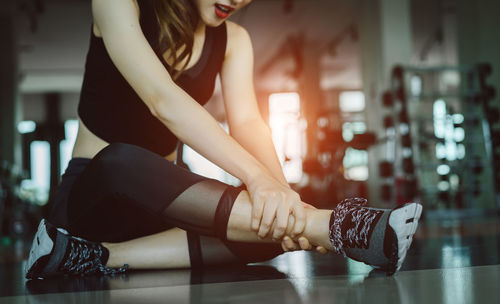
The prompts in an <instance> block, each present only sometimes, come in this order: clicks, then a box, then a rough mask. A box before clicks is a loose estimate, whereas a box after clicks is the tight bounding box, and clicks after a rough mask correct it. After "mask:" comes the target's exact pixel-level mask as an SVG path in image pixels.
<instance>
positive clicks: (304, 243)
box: [299, 236, 312, 250]
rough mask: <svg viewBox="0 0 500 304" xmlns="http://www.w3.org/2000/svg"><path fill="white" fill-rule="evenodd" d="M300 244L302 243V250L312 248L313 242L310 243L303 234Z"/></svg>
mask: <svg viewBox="0 0 500 304" xmlns="http://www.w3.org/2000/svg"><path fill="white" fill-rule="evenodd" d="M299 245H300V248H301V249H302V250H311V249H312V245H311V243H309V240H308V239H306V238H305V237H303V236H301V237H299Z"/></svg>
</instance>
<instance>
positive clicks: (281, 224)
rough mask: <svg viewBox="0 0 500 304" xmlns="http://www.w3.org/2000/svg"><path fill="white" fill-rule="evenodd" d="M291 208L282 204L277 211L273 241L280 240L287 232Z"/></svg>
mask: <svg viewBox="0 0 500 304" xmlns="http://www.w3.org/2000/svg"><path fill="white" fill-rule="evenodd" d="M289 216H290V208H289V207H288V205H287V204H280V205H279V207H278V209H277V211H276V226H275V227H274V231H273V239H280V238H281V237H283V235H284V234H285V232H286V227H287V226H288V217H289Z"/></svg>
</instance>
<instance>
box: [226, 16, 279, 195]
mask: <svg viewBox="0 0 500 304" xmlns="http://www.w3.org/2000/svg"><path fill="white" fill-rule="evenodd" d="M226 23H227V29H228V43H227V50H226V57H225V59H224V64H223V67H222V71H221V80H222V90H223V94H224V102H225V108H226V113H227V118H228V122H229V130H230V132H231V135H232V136H233V138H234V139H236V140H237V141H238V142H239V143H240V144H241V145H242V146H243V148H245V149H246V150H247V151H248V152H250V153H251V154H252V155H253V156H254V157H255V158H257V159H258V160H259V161H260V162H261V163H262V164H263V165H264V166H265V167H266V168H267V169H268V170H269V171H270V172H271V174H272V176H273V177H274V178H276V179H277V180H278V181H280V182H281V183H283V184H284V185H286V186H288V183H287V181H286V179H285V176H284V175H283V169H282V168H281V164H280V162H279V160H278V156H277V155H276V150H275V148H274V145H273V142H272V137H271V131H270V129H269V127H268V126H267V125H266V123H265V122H264V120H263V119H262V116H261V115H260V111H259V108H258V105H257V98H256V97H255V90H254V85H253V65H254V58H253V49H252V42H251V40H250V36H249V35H248V33H247V31H246V30H245V29H244V28H243V27H241V26H239V25H237V24H235V23H232V22H229V21H227V22H226Z"/></svg>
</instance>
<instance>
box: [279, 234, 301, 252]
mask: <svg viewBox="0 0 500 304" xmlns="http://www.w3.org/2000/svg"><path fill="white" fill-rule="evenodd" d="M281 248H283V251H285V252H288V251H295V250H297V249H299V247H298V246H297V244H296V243H295V242H294V241H293V240H292V239H291V238H290V237H288V236H285V237H284V238H283V239H282V240H281Z"/></svg>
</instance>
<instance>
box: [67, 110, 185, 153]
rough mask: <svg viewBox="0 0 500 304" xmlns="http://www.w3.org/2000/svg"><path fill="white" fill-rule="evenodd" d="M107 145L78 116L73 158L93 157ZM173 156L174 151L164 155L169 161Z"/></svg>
mask: <svg viewBox="0 0 500 304" xmlns="http://www.w3.org/2000/svg"><path fill="white" fill-rule="evenodd" d="M108 145H109V143H108V142H106V141H104V140H102V139H101V138H99V137H97V136H96V135H95V134H94V133H92V132H91V131H90V130H89V129H88V128H87V127H86V126H85V125H84V124H83V123H82V121H81V119H80V118H78V134H77V136H76V142H75V146H74V148H73V154H72V156H73V158H75V157H83V158H94V156H95V155H96V154H97V153H99V151H101V150H102V149H104V148H105V147H106V146H108ZM175 157H176V152H175V151H174V152H172V153H171V154H169V155H167V156H164V158H165V159H166V160H168V161H171V162H173V161H174V160H175Z"/></svg>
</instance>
